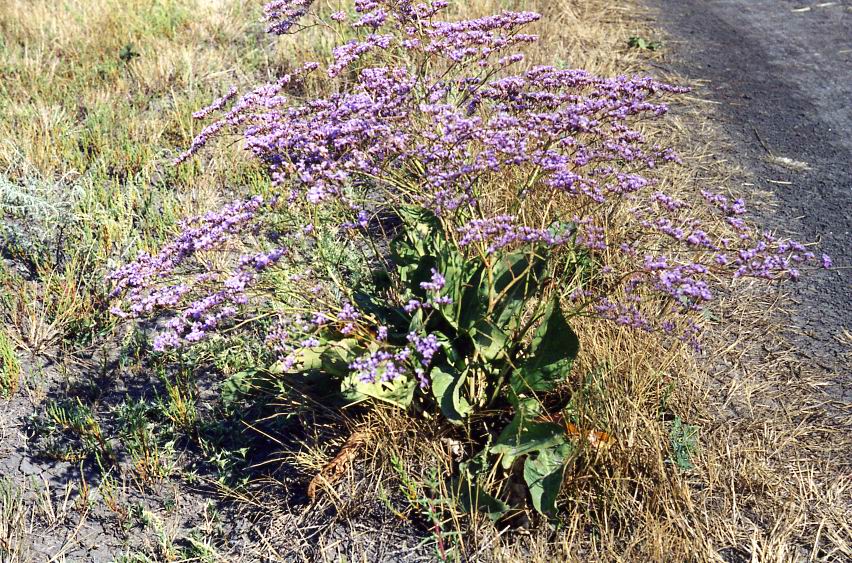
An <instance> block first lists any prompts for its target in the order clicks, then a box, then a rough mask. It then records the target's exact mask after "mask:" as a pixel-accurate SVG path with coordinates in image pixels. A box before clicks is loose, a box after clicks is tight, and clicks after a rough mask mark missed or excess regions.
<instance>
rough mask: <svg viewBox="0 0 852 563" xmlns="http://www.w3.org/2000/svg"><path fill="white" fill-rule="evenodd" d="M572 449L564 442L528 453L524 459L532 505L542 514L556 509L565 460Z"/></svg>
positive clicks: (525, 476) (550, 512) (525, 477)
mask: <svg viewBox="0 0 852 563" xmlns="http://www.w3.org/2000/svg"><path fill="white" fill-rule="evenodd" d="M572 451H573V446H572V445H571V444H570V443H567V442H565V443H561V444H557V445H555V446H553V447H550V448H546V449H543V450H541V451H539V452H538V453H535V454H530V455H528V456H527V459H526V460H525V461H524V481H526V483H527V487H528V488H529V490H530V496H531V497H532V502H533V507H535V509H536V510H537V511H539V512H540V513H542V514H553V513H554V512H555V511H556V497H557V496H558V495H559V489H560V488H561V487H562V477H563V471H564V468H565V460H566V459H567V458H568V456H570V455H571V452H572Z"/></svg>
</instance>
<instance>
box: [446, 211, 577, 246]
mask: <svg viewBox="0 0 852 563" xmlns="http://www.w3.org/2000/svg"><path fill="white" fill-rule="evenodd" d="M516 222H517V218H516V217H514V216H512V215H498V216H497V217H490V218H488V219H474V220H472V221H470V222H468V223H466V224H464V225H462V226H460V227H458V233H459V234H460V235H461V238H460V239H459V246H461V247H465V246H468V245H470V244H473V243H475V242H483V241H484V242H485V243H486V247H485V252H486V253H487V254H493V253H494V252H496V251H498V250H500V249H501V248H505V247H506V246H509V245H511V244H513V243H522V244H529V243H532V242H539V243H544V244H546V245H548V246H556V245H559V244H562V243H564V242H565V241H566V240H568V238H569V237H570V236H571V235H572V234H573V228H565V229H564V230H562V231H561V232H554V231H553V230H550V229H534V228H532V227H527V226H524V225H517V224H516Z"/></svg>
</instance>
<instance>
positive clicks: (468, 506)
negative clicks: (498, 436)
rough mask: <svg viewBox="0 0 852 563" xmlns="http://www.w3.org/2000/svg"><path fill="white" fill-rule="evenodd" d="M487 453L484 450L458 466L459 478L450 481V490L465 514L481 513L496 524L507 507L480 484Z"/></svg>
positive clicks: (485, 467) (484, 470)
mask: <svg viewBox="0 0 852 563" xmlns="http://www.w3.org/2000/svg"><path fill="white" fill-rule="evenodd" d="M487 451H488V448H485V450H483V451H482V452H480V454H479V455H477V456H476V457H474V458H473V459H471V460H470V461H469V462H466V463H462V464H460V465H459V473H460V476H459V477H458V478H456V479H453V480H452V481H451V488H450V490H451V491H453V492H454V493H455V495H456V497H457V498H458V501H459V504H460V505H461V507H462V508H463V509H464V510H465V511H466V512H468V513H472V512H482V513H484V514H486V515H487V516H488V518H489V519H491V521H493V522H496V521H497V520H499V519H500V517H502V516H503V515H504V514H506V512H508V511H509V505H508V504H506V503H505V502H503V501H502V500H500V499H498V498H497V497H495V496H493V495H490V494H489V493H487V492H486V491H485V488H484V487H483V486H482V484H481V482H480V479H481V476H482V475H484V474H486V473H487V465H488V464H487V463H486V461H485V458H486V457H487Z"/></svg>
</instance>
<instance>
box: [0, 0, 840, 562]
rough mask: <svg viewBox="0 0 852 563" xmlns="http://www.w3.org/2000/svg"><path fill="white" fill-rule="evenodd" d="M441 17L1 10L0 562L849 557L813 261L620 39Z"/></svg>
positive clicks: (210, 7) (622, 33)
mask: <svg viewBox="0 0 852 563" xmlns="http://www.w3.org/2000/svg"><path fill="white" fill-rule="evenodd" d="M444 4H445V3H443V2H437V1H436V2H432V3H431V4H430V5H428V6H426V7H421V8H413V9H406V7H408V3H406V2H366V1H359V2H355V3H354V4H353V3H351V2H348V1H347V2H343V1H341V2H337V1H334V2H313V3H312V2H307V1H300V0H295V1H279V2H272V3H270V4H269V5H268V6H267V7H266V8H265V12H264V6H263V5H262V3H260V2H254V1H249V0H195V1H179V0H131V1H130V2H126V1H125V2H117V1H113V0H96V1H82V0H80V1H78V2H74V1H68V2H64V3H61V4H57V3H55V2H47V1H41V0H37V1H35V2H32V1H28V2H24V1H23V0H11V1H10V2H7V3H5V4H4V5H3V6H2V7H0V41H2V43H0V62H2V67H0V68H2V74H3V82H2V85H0V116H2V118H0V205H2V210H3V216H2V222H0V237H2V251H3V263H2V271H0V281H2V294H0V300H2V303H3V309H2V312H1V313H0V314H2V315H3V318H2V321H3V327H4V328H3V329H2V330H0V396H2V397H3V399H2V400H3V401H4V402H5V403H6V405H7V406H6V408H5V410H4V412H5V414H4V416H5V418H4V419H3V420H7V421H10V422H11V421H12V420H15V421H16V422H20V424H19V425H17V426H18V428H19V430H17V434H16V436H18V437H19V440H18V441H17V442H13V441H7V442H6V443H8V444H16V446H15V447H19V448H24V447H25V448H26V451H27V452H28V453H27V455H28V456H29V457H31V458H32V459H33V460H35V461H33V462H32V463H36V462H38V463H42V464H43V465H44V466H45V467H50V468H51V469H48V470H46V471H45V472H44V473H43V474H42V475H41V477H40V479H32V478H29V479H25V478H20V479H16V478H15V475H14V473H15V468H14V467H8V465H4V466H2V467H3V469H4V471H3V473H4V474H6V473H8V474H9V475H11V477H7V478H6V479H4V480H2V481H0V554H2V556H3V560H4V561H5V560H6V559H9V560H11V561H28V560H39V558H40V557H42V555H43V554H44V553H46V552H49V553H50V555H51V556H60V557H61V556H62V555H63V554H64V555H67V556H68V557H69V559H73V557H83V555H80V554H81V553H88V556H89V557H95V556H94V555H92V553H94V550H96V547H87V548H85V549H84V550H83V551H79V550H80V549H83V547H82V546H84V544H85V542H84V540H83V539H80V537H82V536H84V535H85V534H84V533H83V532H84V531H85V530H87V529H88V528H87V523H88V522H90V521H97V522H99V523H101V526H102V527H103V526H104V523H107V524H106V528H104V529H107V528H108V529H109V530H110V532H109V537H108V539H107V540H103V541H102V540H98V541H99V542H101V543H104V541H106V543H107V544H108V546H109V549H110V550H111V556H112V557H117V558H118V560H125V561H185V560H200V561H231V560H239V559H241V558H242V559H244V560H247V561H250V560H264V559H268V560H285V559H286V560H290V559H298V558H306V559H318V560H326V559H328V560H340V559H343V558H352V559H355V558H357V559H362V558H367V559H372V560H393V559H401V558H403V557H404V556H410V557H416V558H419V559H422V560H434V559H439V560H449V561H467V560H513V559H525V560H526V559H530V560H542V561H551V560H554V559H559V560H563V559H577V560H593V559H604V560H609V559H624V560H637V559H642V560H719V559H726V560H749V559H755V560H777V559H798V558H808V557H811V558H814V559H821V560H840V559H841V558H843V557H844V556H849V555H850V551H849V549H850V546H849V543H848V541H849V540H848V538H849V537H850V529H849V524H848V521H849V518H848V516H849V513H848V503H844V501H843V500H842V499H844V498H848V496H849V486H850V482H849V478H848V475H846V476H845V477H844V469H843V467H844V466H843V464H842V456H838V455H836V454H838V452H842V451H843V450H844V449H845V447H846V446H848V444H849V441H848V440H849V438H848V436H845V435H844V433H843V432H842V431H841V429H842V424H841V422H838V421H841V420H842V415H841V414H837V411H836V410H832V408H834V407H833V406H831V405H825V404H822V403H820V400H821V398H820V396H819V395H818V389H819V385H820V384H819V377H820V375H819V373H818V371H814V370H812V369H811V367H810V366H801V365H799V364H797V363H796V362H795V360H794V359H793V358H792V356H791V355H790V353H789V350H788V349H787V348H786V347H785V344H784V343H783V342H782V341H779V340H777V339H776V338H775V336H773V335H774V334H776V332H773V330H772V329H771V324H766V321H765V320H763V319H764V318H765V317H766V316H765V315H764V313H765V312H766V310H768V309H773V308H777V305H774V303H777V301H778V294H777V289H775V288H774V282H776V281H779V280H782V279H789V278H794V279H795V278H798V277H799V276H803V277H804V276H807V275H816V273H815V272H814V271H815V270H816V269H817V268H818V267H819V266H826V267H827V266H829V265H830V260H829V258H828V257H825V256H820V255H819V252H818V250H817V249H815V248H812V247H810V246H805V245H799V244H798V243H795V242H793V241H786V240H776V239H775V238H774V237H772V236H771V234H767V233H762V232H761V231H760V230H759V229H757V228H756V227H755V226H754V225H752V224H751V223H749V222H748V220H747V215H746V214H745V205H746V204H745V202H743V201H742V200H741V199H740V198H739V194H737V193H736V192H735V191H730V190H731V189H733V186H730V185H729V184H728V183H726V178H725V174H727V173H728V170H727V169H726V168H725V166H724V164H719V163H714V162H712V160H711V159H709V158H707V156H706V155H705V154H703V151H702V150H701V147H700V146H699V145H698V143H699V141H698V140H697V139H698V135H696V131H698V130H699V129H700V128H702V127H705V126H706V122H705V121H704V120H703V119H702V116H700V115H699V113H700V112H699V111H697V110H694V109H691V106H689V102H688V98H689V97H688V96H685V94H686V92H685V89H683V88H680V87H675V86H669V85H667V84H666V83H665V82H659V81H656V80H651V79H645V78H640V77H635V78H623V79H615V78H613V77H616V76H623V75H628V76H633V75H634V73H642V74H645V73H647V63H648V62H649V61H653V60H655V58H656V57H659V52H660V51H661V50H664V43H663V42H661V41H659V40H657V39H645V38H650V37H653V36H654V31H653V30H651V29H648V28H647V27H645V25H644V24H643V22H642V21H641V20H639V19H638V17H637V12H636V10H635V7H633V6H623V5H620V3H612V2H607V1H602V0H601V1H599V0H595V1H592V2H577V3H567V5H563V3H551V2H533V1H531V2H500V1H497V0H477V1H475V2H464V3H461V2H458V3H450V4H449V5H448V6H444ZM615 4H619V5H615ZM505 10H516V11H515V12H506V11H505ZM522 10H534V11H535V13H533V12H527V11H522ZM501 13H502V15H501V16H499V17H496V18H493V17H491V16H492V14H501ZM539 14H540V16H539ZM443 20H447V21H461V20H474V21H475V23H472V24H467V25H466V26H460V25H456V26H453V25H441V24H436V23H433V22H438V21H443ZM267 27H269V29H270V30H271V31H273V32H274V33H276V34H279V35H280V37H276V36H275V35H270V34H267V29H266V28H267ZM527 34H536V35H538V36H539V39H538V40H537V41H534V40H533V38H532V37H530V36H528V35H527ZM518 52H523V53H524V57H518V56H515V55H516V53H518ZM314 61H315V62H316V65H314V64H312V63H313V62H314ZM539 65H552V66H551V67H549V68H547V69H542V68H540V67H539ZM575 68H580V69H584V71H585V72H573V71H570V70H568V69H575ZM509 76H512V77H513V78H507V77H509ZM285 77H286V78H285ZM674 79H675V80H676V77H674ZM264 84H265V85H267V86H261V87H258V86H259V85H264ZM226 93H227V94H226ZM223 95H224V97H223ZM214 100H215V101H214ZM211 102H212V103H213V105H212V106H211V105H210V104H211ZM669 103H673V104H675V105H678V106H679V107H680V109H678V111H677V112H676V113H677V114H678V115H677V116H675V117H670V116H668V115H666V114H667V110H668V107H667V105H668V104H669ZM202 108H206V109H202ZM199 110H200V111H199ZM684 123H686V125H684ZM704 131H705V132H707V133H708V134H709V133H710V131H709V130H707V129H705V130H704ZM704 138H711V139H713V142H716V139H714V138H713V137H712V136H707V137H704ZM246 147H248V148H249V149H250V150H246ZM673 149H674V150H673ZM725 186H728V187H727V188H726V187H725ZM755 280H757V282H756V281H755ZM767 282H772V284H770V283H767ZM767 303H769V304H770V305H768V306H767V305H766V304H767ZM771 318H779V317H770V319H771ZM770 322H771V321H770ZM756 372H757V373H759V376H758V375H757V373H756ZM794 375H795V380H794ZM794 390H795V392H794V395H795V397H793V398H790V397H787V395H788V394H790V393H791V392H793V391H794ZM815 390H817V391H815ZM786 407H789V408H792V409H793V410H792V411H790V410H789V408H786ZM4 432H9V435H11V434H12V433H13V432H16V431H13V430H4ZM24 438H25V442H24V441H23V440H24ZM814 444H821V445H820V446H819V447H814ZM828 444H830V445H828ZM7 447H8V446H7ZM9 453H10V452H9V451H7V450H5V449H0V458H2V457H3V456H5V455H7V454H9ZM794 457H795V461H794V462H793V461H790V460H791V459H793V458H794ZM791 464H792V467H791ZM56 468H61V469H62V472H61V473H58V472H56V471H55V470H56ZM847 469H848V468H847ZM69 475H70V477H69ZM57 483H60V484H59V485H57ZM69 532H71V533H69ZM36 533H38V534H41V535H47V536H50V535H51V534H53V535H54V536H55V537H56V538H60V539H59V540H57V541H56V542H53V543H55V544H58V545H59V546H60V547H55V546H54V547H46V545H49V544H50V543H51V542H46V543H45V544H44V545H43V544H39V543H38V542H36V541H35V540H34V536H35V535H36ZM98 537H100V536H98ZM86 541H90V540H86ZM75 550H78V551H75ZM74 554H76V555H74Z"/></svg>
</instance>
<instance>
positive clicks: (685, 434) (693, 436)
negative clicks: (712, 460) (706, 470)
mask: <svg viewBox="0 0 852 563" xmlns="http://www.w3.org/2000/svg"><path fill="white" fill-rule="evenodd" d="M669 440H670V441H671V445H672V452H673V453H674V459H673V461H674V462H675V464H676V465H677V466H678V467H679V468H680V469H682V470H683V471H687V470H689V469H692V459H691V458H692V455H693V454H694V453H695V450H696V449H698V427H697V426H694V425H692V424H684V422H683V421H682V420H681V419H680V417H679V416H678V417H675V419H674V422H673V423H672V429H671V431H670V432H669Z"/></svg>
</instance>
